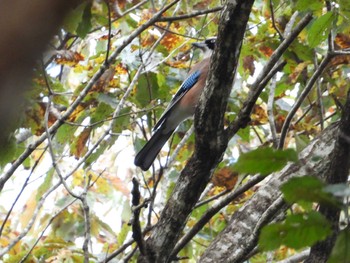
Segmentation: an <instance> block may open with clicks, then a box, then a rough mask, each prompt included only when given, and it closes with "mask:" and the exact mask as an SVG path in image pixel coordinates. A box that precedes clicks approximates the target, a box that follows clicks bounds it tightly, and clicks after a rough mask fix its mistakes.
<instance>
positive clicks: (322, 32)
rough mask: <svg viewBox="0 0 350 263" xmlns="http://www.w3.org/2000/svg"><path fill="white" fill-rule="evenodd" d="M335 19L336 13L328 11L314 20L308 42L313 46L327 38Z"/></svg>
mask: <svg viewBox="0 0 350 263" xmlns="http://www.w3.org/2000/svg"><path fill="white" fill-rule="evenodd" d="M334 19H335V15H334V13H333V12H328V13H326V14H324V15H323V16H320V17H319V18H317V19H316V20H315V21H314V22H313V24H312V25H311V27H310V30H309V34H308V42H309V45H310V47H311V48H314V47H316V46H317V45H319V44H320V43H321V42H322V41H324V40H326V38H327V36H328V33H329V31H330V30H331V26H332V23H333V21H334Z"/></svg>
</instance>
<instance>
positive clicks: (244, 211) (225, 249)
mask: <svg viewBox="0 0 350 263" xmlns="http://www.w3.org/2000/svg"><path fill="white" fill-rule="evenodd" d="M336 131H337V125H333V126H331V127H328V128H327V129H325V130H324V131H323V132H322V134H321V135H320V137H318V138H317V139H316V140H314V141H313V142H312V143H310V144H309V146H307V147H306V148H305V149H304V150H303V151H302V152H301V153H300V155H299V160H300V161H299V163H293V164H289V165H287V166H286V167H285V168H283V170H282V171H280V172H278V173H274V174H272V175H271V176H270V177H269V179H266V181H267V182H266V183H264V186H262V187H260V188H259V190H258V191H257V192H256V193H255V194H254V196H253V197H252V198H251V199H250V200H249V201H248V202H246V203H245V204H244V206H243V207H242V208H241V209H239V210H238V211H237V212H235V213H234V215H233V216H232V218H231V220H230V223H229V225H228V226H227V227H226V228H225V230H224V231H222V232H221V233H220V234H219V235H218V236H217V237H216V238H215V240H214V241H213V242H212V243H211V245H210V246H209V247H208V248H207V250H206V251H205V253H204V255H203V256H202V258H201V260H200V262H242V260H243V259H244V258H245V256H246V255H248V254H249V252H250V251H251V250H252V249H253V248H254V247H255V246H256V242H257V237H258V233H259V231H260V227H261V226H262V225H261V224H260V223H259V222H260V220H261V218H262V217H264V218H268V217H270V218H272V217H273V216H274V215H276V214H279V213H280V212H281V209H280V207H278V206H276V207H275V209H270V207H271V206H272V205H273V204H274V202H275V201H276V200H277V199H278V198H280V197H281V192H280V190H279V188H280V186H281V185H282V184H283V183H284V182H286V181H287V180H289V179H290V178H292V177H294V176H301V175H315V176H319V177H323V178H324V177H325V168H326V167H328V165H329V163H330V159H329V154H330V152H331V151H332V150H333V149H334V144H335V143H334V138H335V137H336V134H337V132H336ZM316 156H317V158H315V157H316ZM266 211H268V214H266ZM257 226H259V227H257Z"/></svg>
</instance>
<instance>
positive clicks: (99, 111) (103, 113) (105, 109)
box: [90, 102, 113, 126]
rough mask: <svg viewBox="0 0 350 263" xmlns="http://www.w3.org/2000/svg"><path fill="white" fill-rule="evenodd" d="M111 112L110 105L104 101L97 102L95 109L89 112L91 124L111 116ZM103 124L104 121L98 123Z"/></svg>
mask: <svg viewBox="0 0 350 263" xmlns="http://www.w3.org/2000/svg"><path fill="white" fill-rule="evenodd" d="M112 112H113V108H112V107H111V106H110V105H108V104H106V103H104V102H101V103H99V104H98V106H97V108H96V110H95V111H94V112H93V113H92V114H91V121H90V122H91V124H94V123H96V122H99V121H102V120H106V119H108V117H111V115H112ZM103 124H104V123H103V122H101V123H99V124H98V126H101V125H103Z"/></svg>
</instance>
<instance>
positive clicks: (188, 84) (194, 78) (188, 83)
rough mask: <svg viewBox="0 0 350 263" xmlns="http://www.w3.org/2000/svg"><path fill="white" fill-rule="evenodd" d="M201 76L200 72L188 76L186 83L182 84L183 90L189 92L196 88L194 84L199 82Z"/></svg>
mask: <svg viewBox="0 0 350 263" xmlns="http://www.w3.org/2000/svg"><path fill="white" fill-rule="evenodd" d="M199 76H200V72H199V70H197V71H195V72H193V73H192V74H191V75H190V76H188V78H187V79H185V81H184V82H183V83H182V85H181V89H183V90H188V89H190V88H192V87H193V86H194V84H196V82H197V81H198V79H199Z"/></svg>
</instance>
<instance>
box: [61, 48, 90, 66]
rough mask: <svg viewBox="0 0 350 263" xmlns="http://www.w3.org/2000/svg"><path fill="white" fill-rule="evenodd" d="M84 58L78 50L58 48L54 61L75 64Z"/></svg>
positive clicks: (62, 63)
mask: <svg viewBox="0 0 350 263" xmlns="http://www.w3.org/2000/svg"><path fill="white" fill-rule="evenodd" d="M83 60H84V56H83V55H81V54H80V53H78V52H75V51H71V50H58V51H56V58H55V61H56V63H57V64H61V65H67V66H72V67H73V66H75V65H77V64H78V63H79V62H80V61H83Z"/></svg>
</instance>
